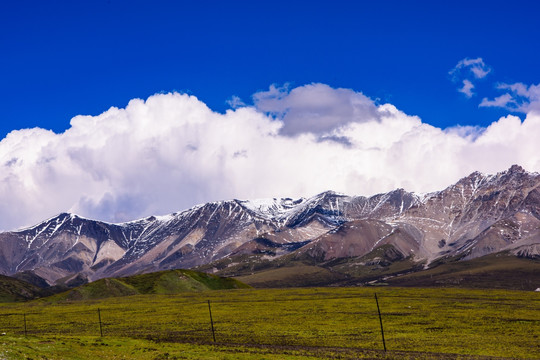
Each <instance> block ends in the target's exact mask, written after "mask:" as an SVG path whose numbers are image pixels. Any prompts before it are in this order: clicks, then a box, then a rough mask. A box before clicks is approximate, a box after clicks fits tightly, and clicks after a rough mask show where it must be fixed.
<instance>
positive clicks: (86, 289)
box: [48, 269, 249, 302]
mask: <svg viewBox="0 0 540 360" xmlns="http://www.w3.org/2000/svg"><path fill="white" fill-rule="evenodd" d="M243 288H249V286H248V285H246V284H244V283H241V282H240V281H238V280H235V279H230V278H222V277H219V276H216V275H212V274H206V273H201V272H198V271H192V270H181V269H176V270H165V271H158V272H153V273H148V274H140V275H133V276H128V277H122V278H106V279H100V280H97V281H94V282H91V283H88V284H85V285H82V286H79V287H77V288H74V289H71V290H68V291H66V292H63V293H60V294H57V295H54V296H51V297H50V298H49V300H48V301H55V302H57V301H62V300H91V299H104V298H107V297H118V296H131V295H143V294H178V293H182V292H190V291H205V290H223V289H243Z"/></svg>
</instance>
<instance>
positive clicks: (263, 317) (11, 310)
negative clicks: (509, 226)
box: [0, 290, 540, 353]
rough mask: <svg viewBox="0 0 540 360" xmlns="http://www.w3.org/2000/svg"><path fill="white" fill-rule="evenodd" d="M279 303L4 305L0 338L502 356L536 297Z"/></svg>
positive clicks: (530, 320)
mask: <svg viewBox="0 0 540 360" xmlns="http://www.w3.org/2000/svg"><path fill="white" fill-rule="evenodd" d="M253 294H257V295H256V296H254V295H253ZM282 294H283V293H280V292H259V293H253V292H250V291H243V292H242V291H238V292H222V293H219V294H217V295H216V294H213V295H211V296H209V298H204V295H202V294H198V295H175V296H173V295H170V296H166V295H156V296H131V297H125V298H116V299H109V300H105V301H94V302H92V301H83V302H72V303H57V304H45V303H41V304H40V303H28V304H21V305H18V306H15V305H11V306H6V307H3V308H1V309H0V333H2V334H9V335H16V336H36V337H40V336H43V337H45V336H73V337H82V336H96V337H101V336H102V337H130V338H143V339H150V340H154V341H167V342H192V343H214V342H216V343H223V344H258V345H279V346H313V347H324V346H328V347H343V348H362V349H381V350H382V349H383V348H384V349H386V348H387V347H388V349H390V350H406V351H416V350H419V349H422V350H426V349H427V350H430V351H439V350H441V349H442V348H444V349H446V350H445V351H447V350H448V349H455V352H457V353H459V352H460V349H461V348H462V346H463V343H462V341H463V337H464V336H466V337H467V341H469V342H471V343H473V344H474V343H478V344H482V343H485V342H486V339H487V341H491V342H492V344H491V345H490V346H493V347H497V346H500V347H501V349H503V348H504V347H508V346H516V347H517V346H520V347H524V346H525V347H527V346H529V347H531V346H532V347H534V344H535V342H536V341H537V339H538V338H539V337H538V336H539V335H540V332H539V329H540V327H539V326H538V325H540V317H539V312H538V310H539V298H538V296H536V297H535V296H534V295H531V297H530V299H520V298H519V296H514V297H507V298H504V297H501V298H494V297H490V296H482V297H474V296H472V297H471V296H469V297H467V296H464V295H460V294H458V295H456V296H453V295H452V296H449V295H444V294H443V295H441V296H436V295H435V293H434V294H432V295H434V296H431V297H426V296H417V295H416V294H414V293H413V294H411V295H410V296H406V295H405V296H404V295H396V293H390V292H387V293H383V294H379V296H378V301H377V300H376V298H375V296H374V295H375V294H374V293H373V292H369V293H366V292H364V293H355V292H354V291H352V292H351V293H345V294H342V296H335V295H334V294H333V292H332V291H330V290H328V291H321V292H314V291H311V292H310V291H298V292H289V293H286V294H285V295H282ZM442 314H444V316H442ZM486 329H489V332H486ZM509 334H511V336H512V337H509ZM531 334H532V335H531ZM490 339H491V340H490ZM535 339H536V340H535ZM384 341H385V342H384ZM536 344H537V343H536ZM538 351H539V349H538V346H537V349H536V353H538ZM501 353H503V352H501Z"/></svg>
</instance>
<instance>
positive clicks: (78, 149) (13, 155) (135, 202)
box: [0, 84, 540, 229]
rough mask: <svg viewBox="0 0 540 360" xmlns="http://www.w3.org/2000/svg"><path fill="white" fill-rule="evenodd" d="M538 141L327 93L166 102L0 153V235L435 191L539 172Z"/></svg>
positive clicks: (33, 137)
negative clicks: (70, 223)
mask: <svg viewBox="0 0 540 360" xmlns="http://www.w3.org/2000/svg"><path fill="white" fill-rule="evenodd" d="M516 89H517V88H516ZM525 90H526V91H527V93H526V94H527V95H528V96H530V94H531V92H534V91H535V90H534V89H531V87H526V88H524V89H520V90H519V91H525ZM517 91H518V90H516V92H517ZM539 133H540V115H539V114H538V113H537V112H534V111H531V112H530V113H527V115H526V117H525V119H524V120H523V121H522V120H521V119H520V118H518V117H515V116H507V117H503V118H501V119H499V120H497V121H495V122H494V123H493V124H491V125H490V126H488V127H487V128H485V129H479V128H471V127H466V128H463V127H456V128H450V129H445V130H442V129H440V128H437V127H433V126H431V125H429V124H426V123H424V122H422V120H421V119H420V118H418V117H416V116H410V115H407V114H405V113H403V112H402V111H400V110H399V109H397V108H396V107H395V106H393V105H391V104H382V105H380V104H376V102H374V101H372V100H371V99H369V98H368V97H366V96H365V95H363V94H361V93H359V92H356V91H353V90H351V89H333V88H331V87H329V86H327V85H323V84H310V85H305V86H300V87H297V88H294V89H288V88H278V87H275V86H273V87H270V89H269V90H268V91H265V92H260V93H257V94H255V95H254V105H253V106H243V107H239V108H236V109H230V110H228V111H226V112H225V113H224V114H220V113H218V112H214V111H212V110H211V109H209V108H208V107H207V106H206V105H205V104H204V103H203V102H201V101H199V100H198V99H197V98H196V97H194V96H189V95H186V94H179V93H171V94H159V95H154V96H151V97H149V98H148V99H147V100H140V99H135V100H132V101H131V102H130V103H129V104H128V105H127V106H126V107H125V108H123V109H118V108H111V109H109V110H108V111H106V112H104V113H102V114H100V115H98V116H77V117H75V118H73V119H72V120H71V127H70V128H69V129H68V130H67V131H65V132H64V133H61V134H56V133H54V132H51V131H47V130H43V129H38V128H36V129H25V130H19V131H13V132H11V133H10V134H9V135H8V136H7V137H6V138H4V139H3V140H2V141H0V167H1V169H0V197H1V199H2V207H0V228H2V229H13V228H17V227H19V226H23V225H30V224H34V223H36V222H38V221H40V220H43V219H44V218H46V217H48V216H52V215H54V214H56V213H59V212H61V211H72V212H76V213H78V214H80V215H83V216H87V217H91V218H97V219H101V220H105V221H113V222H119V221H126V220H131V219H135V218H140V217H143V216H148V215H151V214H165V213H170V212H174V211H178V210H182V209H186V208H189V207H191V206H193V205H195V204H198V203H204V202H207V201H214V200H221V199H231V198H260V197H274V196H291V197H297V196H311V195H314V194H316V193H319V192H321V191H325V190H328V189H332V190H336V191H340V192H344V193H348V194H356V195H372V194H375V193H379V192H385V191H390V190H392V189H395V188H397V187H403V188H405V189H407V190H409V191H417V192H428V191H434V190H438V189H441V188H444V187H445V186H447V185H449V184H451V183H453V182H455V181H456V180H458V179H459V178H460V177H462V176H465V175H468V174H469V173H471V172H472V171H475V170H480V171H484V172H487V173H494V172H497V171H501V170H504V169H506V168H508V167H509V166H510V165H512V164H514V163H518V164H521V165H522V166H524V167H525V168H526V169H528V170H530V171H540V144H539V142H538V140H537V134H539Z"/></svg>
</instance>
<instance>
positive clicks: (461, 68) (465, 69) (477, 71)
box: [449, 58, 491, 79]
mask: <svg viewBox="0 0 540 360" xmlns="http://www.w3.org/2000/svg"><path fill="white" fill-rule="evenodd" d="M490 72H491V68H490V67H489V66H487V65H486V63H484V60H483V59H482V58H476V59H469V58H465V59H463V60H460V61H459V62H458V63H457V65H456V66H455V67H454V68H453V69H452V70H450V72H449V73H450V75H453V76H466V75H467V74H468V73H471V74H472V75H473V76H474V78H475V79H483V78H485V77H486V76H487V74H489V73H490ZM463 73H465V74H463Z"/></svg>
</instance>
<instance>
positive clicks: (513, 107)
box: [479, 83, 540, 113]
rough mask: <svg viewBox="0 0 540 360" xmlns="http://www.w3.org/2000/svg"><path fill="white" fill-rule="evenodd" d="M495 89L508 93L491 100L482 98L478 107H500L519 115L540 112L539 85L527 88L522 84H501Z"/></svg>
mask: <svg viewBox="0 0 540 360" xmlns="http://www.w3.org/2000/svg"><path fill="white" fill-rule="evenodd" d="M497 89H499V90H507V91H509V92H508V93H505V94H503V95H501V96H498V97H496V98H494V99H493V100H489V99H487V98H484V99H483V100H482V102H481V103H480V105H479V106H482V107H501V108H504V109H506V110H510V111H516V112H521V113H528V112H530V111H540V84H538V85H530V86H527V85H525V84H523V83H515V84H505V83H502V84H498V85H497Z"/></svg>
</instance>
